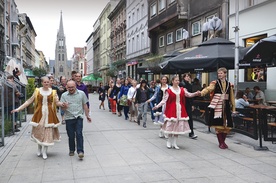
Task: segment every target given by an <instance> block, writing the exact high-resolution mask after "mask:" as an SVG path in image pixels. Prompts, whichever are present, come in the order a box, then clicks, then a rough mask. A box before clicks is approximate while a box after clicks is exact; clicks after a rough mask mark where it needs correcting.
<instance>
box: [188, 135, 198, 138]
mask: <svg viewBox="0 0 276 183" xmlns="http://www.w3.org/2000/svg"><path fill="white" fill-rule="evenodd" d="M189 137H190V138H191V139H196V138H197V135H195V134H192V135H189Z"/></svg>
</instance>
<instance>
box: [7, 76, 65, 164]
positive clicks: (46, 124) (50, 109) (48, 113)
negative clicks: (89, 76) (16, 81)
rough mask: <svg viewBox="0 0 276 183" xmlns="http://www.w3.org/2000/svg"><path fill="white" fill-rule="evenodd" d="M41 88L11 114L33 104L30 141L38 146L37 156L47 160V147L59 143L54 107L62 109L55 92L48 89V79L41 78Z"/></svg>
mask: <svg viewBox="0 0 276 183" xmlns="http://www.w3.org/2000/svg"><path fill="white" fill-rule="evenodd" d="M41 81H42V87H40V88H36V89H35V91H34V93H33V95H32V97H31V98H29V99H28V100H27V101H26V102H25V103H24V104H22V105H21V106H20V107H18V108H17V109H14V110H12V111H11V112H12V113H14V112H19V111H21V110H23V109H24V108H26V107H28V106H29V105H30V104H33V103H34V107H35V112H34V115H33V118H32V120H31V122H30V125H32V126H33V128H32V134H31V140H32V141H34V142H36V143H37V144H38V151H37V156H41V155H42V157H43V159H47V149H48V146H52V145H54V141H60V134H59V131H58V128H57V127H58V126H59V125H61V123H60V122H59V119H58V117H57V113H56V107H57V106H59V107H63V106H64V104H63V103H62V102H59V99H58V95H57V93H56V90H52V88H51V87H50V81H49V78H48V77H46V76H45V77H42V78H41Z"/></svg>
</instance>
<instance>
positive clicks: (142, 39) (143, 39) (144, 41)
mask: <svg viewBox="0 0 276 183" xmlns="http://www.w3.org/2000/svg"><path fill="white" fill-rule="evenodd" d="M144 44H146V40H145V35H144V32H141V50H142V49H144Z"/></svg>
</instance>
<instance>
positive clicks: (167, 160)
mask: <svg viewBox="0 0 276 183" xmlns="http://www.w3.org/2000/svg"><path fill="white" fill-rule="evenodd" d="M90 103H91V112H92V120H93V122H92V123H91V124H90V123H87V122H86V121H84V146H85V155H84V159H83V160H82V161H81V160H79V159H78V157H77V155H75V156H68V141H67V134H66V130H65V125H62V126H61V127H60V128H59V130H60V133H61V139H62V140H61V142H59V143H56V144H55V145H54V146H53V147H50V148H49V150H48V159H47V160H43V159H42V158H41V157H37V156H36V150H37V146H36V144H35V143H33V142H32V141H30V131H31V127H30V126H28V125H27V123H23V126H22V127H21V131H20V132H19V133H16V134H15V135H13V136H11V137H7V138H5V144H6V145H5V146H4V147H0V167H1V169H0V182H1V183H7V182H8V183H18V182H20V183H25V182H26V183H38V182H63V183H67V182H68V183H82V182H85V183H87V182H93V183H95V182H101V183H105V182H108V183H109V182H111V183H113V182H119V183H122V182H130V183H133V182H170V183H176V182H185V183H187V182H188V183H189V182H193V183H194V182H199V183H201V182H202V183H208V182H210V183H211V182H212V183H214V182H218V183H221V182H224V183H227V182H229V183H232V182H235V183H247V182H258V183H261V182H262V183H269V182H271V183H274V182H276V173H275V172H276V150H275V146H276V145H275V144H271V142H264V144H263V145H264V146H267V147H268V148H269V150H268V151H256V150H254V148H253V146H257V145H258V141H256V140H252V139H250V138H248V137H245V136H244V135H240V134H237V133H234V134H232V135H231V136H229V138H227V140H226V142H227V144H228V146H229V149H226V150H221V149H219V148H218V143H217V139H216V136H215V134H214V133H213V132H208V129H207V127H206V126H204V125H203V124H202V123H199V122H194V123H195V124H194V126H195V133H196V134H197V135H198V139H196V140H193V139H190V138H188V136H187V135H184V136H181V137H180V138H179V140H178V145H179V147H180V150H175V149H167V147H166V140H165V139H164V138H159V137H158V127H157V126H154V125H153V124H152V122H151V120H149V119H150V116H149V115H148V122H147V128H146V129H145V128H143V127H142V126H138V125H137V124H136V123H134V122H129V121H127V120H124V117H123V116H122V117H118V116H116V115H113V114H111V113H110V112H108V110H100V109H99V107H98V105H99V101H98V96H97V95H94V94H90ZM106 103H107V101H106ZM106 108H107V107H106ZM30 118H31V116H28V119H30Z"/></svg>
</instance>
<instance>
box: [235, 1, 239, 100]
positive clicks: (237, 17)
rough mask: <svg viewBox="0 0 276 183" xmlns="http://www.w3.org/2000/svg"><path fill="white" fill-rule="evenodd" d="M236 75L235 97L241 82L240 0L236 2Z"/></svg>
mask: <svg viewBox="0 0 276 183" xmlns="http://www.w3.org/2000/svg"><path fill="white" fill-rule="evenodd" d="M235 11H236V14H235V27H234V32H235V74H234V89H235V96H236V94H237V92H238V81H239V0H236V1H235Z"/></svg>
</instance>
